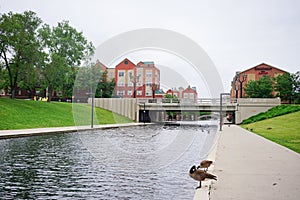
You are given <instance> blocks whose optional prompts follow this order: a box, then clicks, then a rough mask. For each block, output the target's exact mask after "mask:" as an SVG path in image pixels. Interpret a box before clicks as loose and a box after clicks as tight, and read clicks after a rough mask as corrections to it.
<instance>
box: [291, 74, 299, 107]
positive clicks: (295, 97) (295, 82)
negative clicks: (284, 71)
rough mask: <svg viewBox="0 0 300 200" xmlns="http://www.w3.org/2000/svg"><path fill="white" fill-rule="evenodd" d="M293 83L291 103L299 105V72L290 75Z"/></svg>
mask: <svg viewBox="0 0 300 200" xmlns="http://www.w3.org/2000/svg"><path fill="white" fill-rule="evenodd" d="M291 77H292V82H293V94H292V102H294V103H300V71H298V72H296V73H294V74H292V75H291Z"/></svg>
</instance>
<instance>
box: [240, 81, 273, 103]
mask: <svg viewBox="0 0 300 200" xmlns="http://www.w3.org/2000/svg"><path fill="white" fill-rule="evenodd" d="M244 91H245V93H246V95H247V96H248V97H250V98H271V97H273V95H272V92H273V81H272V80H271V79H270V77H269V76H264V77H262V78H261V79H259V80H258V81H253V80H251V81H249V82H248V84H247V85H246V87H245V88H244Z"/></svg>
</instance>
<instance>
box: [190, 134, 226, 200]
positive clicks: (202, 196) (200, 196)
mask: <svg viewBox="0 0 300 200" xmlns="http://www.w3.org/2000/svg"><path fill="white" fill-rule="evenodd" d="M221 134H222V133H221ZM219 137H220V136H219ZM217 148H218V139H217V140H216V143H215V145H214V146H213V148H212V150H211V152H210V154H209V155H208V156H207V159H208V160H212V161H213V164H212V165H211V166H210V168H209V170H208V172H209V173H212V174H213V171H214V165H215V161H216V153H217ZM199 163H200V160H199ZM212 184H213V181H211V180H209V181H204V182H202V187H201V188H199V189H196V191H195V195H194V199H193V200H209V199H210V198H209V196H210V190H211V186H212Z"/></svg>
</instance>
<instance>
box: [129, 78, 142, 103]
mask: <svg viewBox="0 0 300 200" xmlns="http://www.w3.org/2000/svg"><path fill="white" fill-rule="evenodd" d="M129 77H130V81H131V82H132V83H133V98H136V83H137V82H139V78H140V75H138V76H133V75H132V74H130V75H129Z"/></svg>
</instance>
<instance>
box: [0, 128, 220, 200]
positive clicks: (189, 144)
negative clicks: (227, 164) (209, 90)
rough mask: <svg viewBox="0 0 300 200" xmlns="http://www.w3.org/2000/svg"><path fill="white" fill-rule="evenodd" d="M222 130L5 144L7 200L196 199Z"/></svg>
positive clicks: (1, 158)
mask: <svg viewBox="0 0 300 200" xmlns="http://www.w3.org/2000/svg"><path fill="white" fill-rule="evenodd" d="M217 137H218V131H217V128H216V127H206V128H203V127H202V128H201V127H199V126H175V127H174V126H158V125H151V126H150V125H149V126H139V127H131V128H116V129H107V130H98V131H87V132H80V133H70V134H55V135H45V136H36V137H27V138H17V139H6V140H0V198H3V199H193V196H194V192H195V187H197V184H198V183H197V182H196V181H194V180H193V179H191V178H190V177H189V175H188V171H189V169H190V167H191V166H192V165H198V164H199V161H200V160H201V159H203V158H205V157H206V156H207V154H208V153H209V151H210V149H211V147H212V146H213V145H214V144H215V141H216V139H217Z"/></svg>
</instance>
